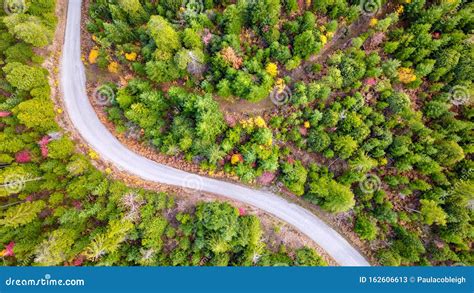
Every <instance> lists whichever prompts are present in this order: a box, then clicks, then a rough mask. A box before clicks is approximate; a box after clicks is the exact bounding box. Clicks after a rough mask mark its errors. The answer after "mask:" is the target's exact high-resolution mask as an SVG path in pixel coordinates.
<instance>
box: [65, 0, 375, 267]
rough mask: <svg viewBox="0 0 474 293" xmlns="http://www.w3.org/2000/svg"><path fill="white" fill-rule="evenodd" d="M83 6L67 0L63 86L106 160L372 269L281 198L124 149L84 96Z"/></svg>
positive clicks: (74, 114) (76, 121)
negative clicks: (232, 203)
mask: <svg viewBox="0 0 474 293" xmlns="http://www.w3.org/2000/svg"><path fill="white" fill-rule="evenodd" d="M81 2H82V1H81V0H69V7H68V14H67V25H66V35H65V40H64V47H63V56H62V62H61V86H62V91H63V98H64V102H65V106H66V110H67V113H68V115H69V117H70V119H71V121H72V123H73V125H74V127H75V128H76V129H77V131H78V132H79V133H80V135H81V136H82V137H83V138H84V139H85V141H86V142H87V143H88V144H89V145H90V147H91V148H93V149H94V150H95V151H96V152H97V153H98V154H99V155H100V156H101V157H102V158H103V159H105V160H106V161H109V162H111V163H113V164H114V165H115V166H117V167H118V168H119V169H121V170H123V171H126V172H129V173H130V174H134V175H136V176H139V177H141V178H143V179H145V180H149V181H152V182H158V183H164V184H170V185H175V186H181V187H187V188H194V189H199V190H202V191H204V192H209V193H213V194H216V195H219V196H223V197H227V198H230V199H233V200H237V201H240V202H243V203H246V204H249V205H252V206H254V207H256V208H259V209H261V210H263V211H265V212H267V213H270V214H272V215H274V216H276V217H278V218H280V219H281V220H283V221H285V222H287V223H288V224H290V225H292V226H294V227H295V228H296V229H298V230H299V231H300V232H302V233H304V234H305V235H307V236H308V237H309V238H311V239H312V240H314V241H315V242H316V243H317V244H318V245H319V246H321V247H322V248H323V249H324V250H325V251H326V252H327V253H328V254H329V255H331V256H332V257H333V258H334V259H335V261H336V262H337V263H338V264H339V265H342V266H369V263H368V262H367V260H366V259H365V258H364V257H363V256H362V255H361V254H360V253H359V252H358V251H357V250H356V249H355V248H354V247H352V246H351V245H350V244H349V243H348V242H347V241H346V240H345V239H344V238H343V237H342V236H341V235H339V234H338V233H337V232H336V231H335V230H334V229H332V228H331V227H329V226H328V225H327V224H326V223H324V222H323V221H322V220H320V219H319V218H317V217H316V216H315V215H314V214H312V213H311V212H309V211H308V210H306V209H304V208H302V207H300V206H298V205H296V204H293V203H290V202H288V201H286V200H285V199H283V198H281V197H279V196H278V195H275V194H272V193H269V192H266V191H260V190H253V189H250V188H247V187H243V186H240V185H237V184H232V183H228V182H223V181H219V180H214V179H209V178H206V177H201V176H197V175H193V174H190V173H187V172H184V171H181V170H177V169H174V168H171V167H168V166H166V165H162V164H158V163H156V162H153V161H151V160H149V159H147V158H144V157H142V156H140V155H137V154H136V153H134V152H132V151H130V150H129V149H127V148H126V147H125V146H124V145H122V144H121V143H120V142H119V141H118V140H117V139H116V138H115V137H114V136H113V135H112V134H111V133H110V132H109V131H108V130H107V128H106V127H105V126H104V125H103V124H102V123H101V122H100V120H99V119H98V117H97V115H96V113H95V112H94V109H93V108H92V105H91V104H90V102H89V99H88V98H87V94H86V86H85V84H86V78H85V73H84V66H83V64H82V61H81V46H80V38H81V36H80V34H81V31H80V22H81Z"/></svg>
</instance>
